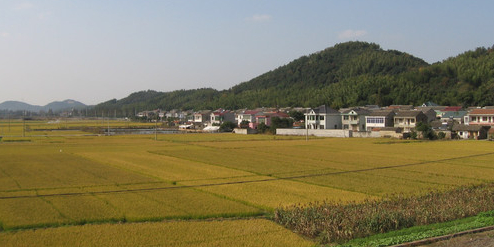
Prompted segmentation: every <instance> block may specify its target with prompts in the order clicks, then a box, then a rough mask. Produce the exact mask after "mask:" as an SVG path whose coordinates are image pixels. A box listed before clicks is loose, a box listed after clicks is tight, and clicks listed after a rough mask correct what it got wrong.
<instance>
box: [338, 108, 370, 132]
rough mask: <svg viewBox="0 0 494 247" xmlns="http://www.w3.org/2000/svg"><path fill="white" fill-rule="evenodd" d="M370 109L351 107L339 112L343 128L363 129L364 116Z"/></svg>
mask: <svg viewBox="0 0 494 247" xmlns="http://www.w3.org/2000/svg"><path fill="white" fill-rule="evenodd" d="M369 114H370V111H368V110H365V109H362V108H353V109H349V110H346V111H343V112H342V113H341V124H342V126H343V129H344V130H352V131H365V130H366V128H365V116H367V115H369Z"/></svg>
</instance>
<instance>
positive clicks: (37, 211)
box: [0, 189, 262, 230]
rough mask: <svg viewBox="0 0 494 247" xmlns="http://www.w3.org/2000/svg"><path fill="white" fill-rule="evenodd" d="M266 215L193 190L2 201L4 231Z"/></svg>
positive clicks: (39, 197) (1, 211)
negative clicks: (122, 222)
mask: <svg viewBox="0 0 494 247" xmlns="http://www.w3.org/2000/svg"><path fill="white" fill-rule="evenodd" d="M258 214H262V211H260V210H259V209H257V208H254V207H251V206H247V205H245V204H242V203H239V202H235V201H231V200H227V199H224V198H220V197H217V196H214V195H211V194H208V193H204V192H200V191H196V190H193V189H170V190H160V191H147V192H139V193H137V192H135V193H134V192H122V193H108V194H97V195H91V194H78V195H72V196H71V195H53V196H38V197H27V198H25V197H21V198H9V199H0V223H1V226H2V228H3V229H5V230H8V229H17V228H32V227H40V226H52V225H60V224H83V223H87V222H115V221H148V220H153V221H156V220H162V219H172V218H180V219H183V218H208V217H226V216H248V215H258Z"/></svg>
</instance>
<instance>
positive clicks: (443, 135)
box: [437, 131, 446, 139]
mask: <svg viewBox="0 0 494 247" xmlns="http://www.w3.org/2000/svg"><path fill="white" fill-rule="evenodd" d="M445 137H446V133H444V132H442V131H441V132H439V133H437V139H444V138H445Z"/></svg>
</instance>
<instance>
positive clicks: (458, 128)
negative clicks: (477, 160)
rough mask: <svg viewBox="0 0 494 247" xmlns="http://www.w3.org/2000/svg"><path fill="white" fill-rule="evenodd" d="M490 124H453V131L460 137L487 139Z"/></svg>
mask: <svg viewBox="0 0 494 247" xmlns="http://www.w3.org/2000/svg"><path fill="white" fill-rule="evenodd" d="M490 128H491V127H490V126H485V125H465V124H455V125H453V131H454V132H455V133H456V137H457V138H458V139H476V140H480V139H486V138H487V134H488V132H489V129H490Z"/></svg>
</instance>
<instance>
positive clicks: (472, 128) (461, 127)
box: [453, 124, 490, 131]
mask: <svg viewBox="0 0 494 247" xmlns="http://www.w3.org/2000/svg"><path fill="white" fill-rule="evenodd" d="M483 128H484V129H488V128H490V127H489V126H482V125H464V124H455V125H453V130H454V131H480V130H481V129H483Z"/></svg>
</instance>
